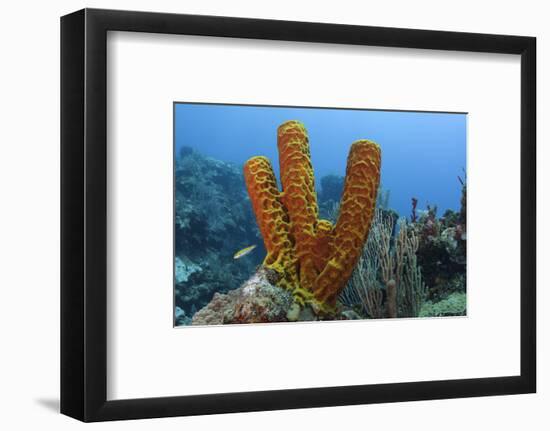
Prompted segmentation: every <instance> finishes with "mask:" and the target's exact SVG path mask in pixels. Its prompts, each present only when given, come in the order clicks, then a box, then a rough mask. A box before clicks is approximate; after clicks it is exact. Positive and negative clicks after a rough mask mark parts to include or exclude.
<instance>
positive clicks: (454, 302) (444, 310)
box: [419, 292, 466, 317]
mask: <svg viewBox="0 0 550 431" xmlns="http://www.w3.org/2000/svg"><path fill="white" fill-rule="evenodd" d="M465 315H466V294H465V293H463V292H455V293H451V294H450V295H449V296H448V297H447V298H446V299H443V300H441V301H439V302H436V303H432V302H430V301H428V302H426V303H425V304H424V305H423V306H422V309H421V310H420V315H419V316H420V317H445V316H465Z"/></svg>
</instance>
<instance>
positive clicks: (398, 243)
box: [344, 209, 427, 318]
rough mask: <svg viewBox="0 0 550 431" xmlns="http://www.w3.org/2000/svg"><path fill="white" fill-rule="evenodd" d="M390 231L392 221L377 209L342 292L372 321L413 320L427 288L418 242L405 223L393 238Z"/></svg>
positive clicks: (399, 222)
mask: <svg viewBox="0 0 550 431" xmlns="http://www.w3.org/2000/svg"><path fill="white" fill-rule="evenodd" d="M393 229H394V221H393V218H392V217H391V216H390V215H386V214H385V213H384V211H383V210H380V209H377V210H376V215H375V217H374V221H373V225H372V228H371V232H370V235H369V238H368V241H367V243H366V244H365V246H364V249H363V253H362V255H361V257H360V258H359V262H358V264H357V268H356V270H355V272H354V273H353V276H352V278H351V280H350V283H349V286H348V288H347V289H346V291H345V296H344V299H346V300H351V301H352V303H353V300H354V299H359V300H360V301H359V303H360V304H362V305H363V308H364V309H365V311H366V312H367V313H368V315H369V316H370V317H372V318H380V317H390V318H393V317H398V315H399V317H416V316H418V315H419V313H420V308H421V307H422V304H423V303H424V301H425V299H426V294H427V287H426V284H425V283H424V281H423V280H422V275H421V270H420V266H419V265H418V262H417V257H416V252H417V250H418V238H417V236H416V234H415V232H414V230H413V229H411V227H410V226H409V225H408V224H407V223H406V222H405V220H404V219H400V220H399V221H398V230H399V231H398V233H397V235H396V237H395V238H394V237H393ZM392 242H393V244H392ZM380 281H381V282H380ZM382 285H383V286H385V291H386V295H385V296H386V301H385V307H383V306H382V298H383V292H382ZM348 302H349V301H348ZM355 303H357V301H355Z"/></svg>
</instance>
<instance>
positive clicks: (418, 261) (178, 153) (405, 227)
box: [174, 102, 467, 326]
mask: <svg viewBox="0 0 550 431" xmlns="http://www.w3.org/2000/svg"><path fill="white" fill-rule="evenodd" d="M466 141H467V114H466V113H460V112H457V113H454V112H453V113H451V112H422V111H391V110H369V109H342V108H309V107H284V106H280V107H279V106H263V105H231V104H206V103H184V102H177V103H174V199H175V201H174V324H175V326H189V325H200V326H203V325H222V324H242V323H276V322H308V321H329V320H359V319H361V320H362V319H391V318H427V317H429V318H433V317H447V316H465V315H466V241H467V234H466V232H467V227H466V192H467V182H466V177H467V171H466V146H467V142H466Z"/></svg>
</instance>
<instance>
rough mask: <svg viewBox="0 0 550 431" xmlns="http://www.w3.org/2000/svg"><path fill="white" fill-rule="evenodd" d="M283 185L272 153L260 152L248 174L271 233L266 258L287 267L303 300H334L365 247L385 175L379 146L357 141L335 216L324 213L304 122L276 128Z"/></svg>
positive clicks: (282, 270) (262, 224) (290, 285)
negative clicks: (270, 156) (327, 217)
mask: <svg viewBox="0 0 550 431" xmlns="http://www.w3.org/2000/svg"><path fill="white" fill-rule="evenodd" d="M277 146H278V150H279V164H280V172H281V185H282V191H279V190H278V188H277V182H276V179H275V174H274V172H273V168H272V166H271V163H270V162H269V160H268V159H267V158H265V157H262V156H258V157H253V158H251V159H250V160H248V161H247V162H246V163H245V166H244V176H245V182H246V186H247V189H248V194H249V196H250V200H251V201H252V206H253V209H254V213H255V215H256V221H257V223H258V226H259V229H260V232H261V234H262V236H263V239H264V244H265V247H266V250H267V256H266V258H265V260H264V266H265V267H267V268H269V269H272V270H275V271H276V272H277V273H279V274H280V277H281V279H280V281H279V283H278V284H279V285H280V286H281V287H284V288H286V289H289V290H290V291H292V292H293V294H294V296H295V298H296V299H297V300H298V301H299V302H301V303H302V304H303V303H306V302H309V303H312V304H317V305H320V306H321V307H322V308H323V307H325V308H326V307H328V308H330V307H331V306H333V305H334V304H335V302H336V298H337V297H338V294H339V293H340V292H341V291H342V290H343V289H344V287H345V286H346V283H347V281H348V279H349V278H350V276H351V274H352V272H353V269H354V268H355V265H356V263H357V260H358V259H359V256H360V255H361V251H362V248H363V245H364V243H365V241H366V239H367V236H368V233H369V229H370V226H371V221H372V217H373V214H374V207H375V202H376V196H377V191H378V185H379V182H380V147H379V146H378V145H377V144H375V143H374V142H371V141H368V140H359V141H356V142H354V143H353V144H352V146H351V149H350V152H349V156H348V162H347V167H346V179H345V183H344V191H343V194H342V200H341V204H340V211H339V215H338V219H337V221H336V223H335V224H334V225H333V224H332V223H331V222H330V221H328V220H322V219H321V220H320V219H319V218H318V213H319V210H318V206H317V195H316V192H315V180H314V175H313V167H312V164H311V157H310V151H309V139H308V136H307V132H306V129H305V127H304V125H303V124H301V123H300V122H298V121H288V122H286V123H284V124H282V125H281V126H280V127H279V128H278V131H277Z"/></svg>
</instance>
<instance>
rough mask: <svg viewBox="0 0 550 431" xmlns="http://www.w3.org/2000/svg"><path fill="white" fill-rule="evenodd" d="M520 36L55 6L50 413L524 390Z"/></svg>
mask: <svg viewBox="0 0 550 431" xmlns="http://www.w3.org/2000/svg"><path fill="white" fill-rule="evenodd" d="M535 65H536V41H535V39H534V38H532V37H522V36H504V35H488V34H471V33H455V32H444V31H428V30H411V29H396V28H380V27H363V26H351V25H341V24H319V23H307V22H290V21H273V20H260V19H244V18H228V17H213V16H196V15H176V14H162V13H145V12H127V11H112V10H97V9H84V10H81V11H78V12H75V13H73V14H70V15H67V16H64V17H62V18H61V198H62V199H61V201H62V203H61V217H62V218H61V245H62V256H61V265H62V268H61V274H62V277H61V278H62V279H61V411H62V413H64V414H66V415H69V416H72V417H74V418H77V419H80V420H83V421H104V420H120V419H137V418H153V417H165V416H179V415H198V414H213V413H226V412H243V411H259V410H275V409H290V408H307V407H323V406H336V405H349V404H365V403H382V402H397V401H409V400H426V399H441V398H456V397H473V396H486V395H504V394H508V395H509V394H522V393H531V392H535V388H536V347H535V339H536V337H535V321H536V317H535V309H536V307H535V301H536V299H535V288H536V277H535V273H536V268H535V256H536V242H535V240H536V216H535V208H536V199H535V196H536V193H535V192H536V189H535V178H536V171H535V167H536V163H535V162H536V123H535V118H536V115H535V106H536V104H535V96H536V74H535V70H536V67H535Z"/></svg>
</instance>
